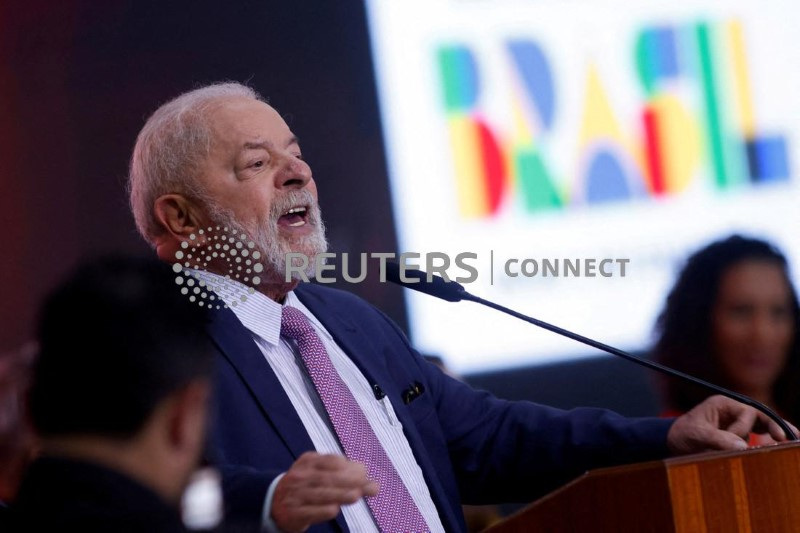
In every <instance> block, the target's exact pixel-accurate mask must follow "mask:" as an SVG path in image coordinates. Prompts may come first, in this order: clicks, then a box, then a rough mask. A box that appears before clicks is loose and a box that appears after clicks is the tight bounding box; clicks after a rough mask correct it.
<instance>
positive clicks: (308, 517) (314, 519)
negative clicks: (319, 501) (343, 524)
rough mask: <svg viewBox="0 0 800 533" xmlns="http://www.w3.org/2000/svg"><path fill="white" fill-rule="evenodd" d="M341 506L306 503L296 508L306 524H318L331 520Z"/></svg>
mask: <svg viewBox="0 0 800 533" xmlns="http://www.w3.org/2000/svg"><path fill="white" fill-rule="evenodd" d="M340 508H341V507H340V506H339V505H336V504H328V505H307V506H303V507H299V508H298V509H296V512H297V514H298V515H300V516H302V517H303V519H304V521H306V522H307V523H308V525H312V524H318V523H320V522H327V521H328V520H333V519H334V518H336V515H338V514H339V509H340Z"/></svg>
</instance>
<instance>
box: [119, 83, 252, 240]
mask: <svg viewBox="0 0 800 533" xmlns="http://www.w3.org/2000/svg"><path fill="white" fill-rule="evenodd" d="M232 97H243V98H251V99H253V100H262V101H263V99H262V98H261V96H260V95H259V94H258V93H257V92H256V91H254V90H253V89H251V88H250V87H247V86H246V85H242V84H240V83H215V84H212V85H207V86H205V87H201V88H199V89H195V90H193V91H189V92H186V93H183V94H182V95H180V96H178V97H177V98H175V99H173V100H170V101H169V102H167V103H166V104H164V105H162V106H161V107H159V108H158V109H157V110H156V111H155V113H153V114H152V115H151V116H150V118H149V119H147V122H146V123H145V125H144V127H143V128H142V131H141V132H139V137H138V138H137V139H136V146H135V147H134V148H133V155H132V156H131V166H130V175H129V177H128V191H129V193H130V203H131V211H133V218H134V220H135V221H136V228H137V229H138V230H139V233H141V235H142V237H144V238H145V240H147V241H148V242H149V243H150V244H151V245H152V244H154V241H155V238H156V237H157V236H158V235H160V234H161V233H162V232H163V231H164V228H162V227H161V225H160V224H159V223H158V221H157V220H156V217H155V213H154V211H153V205H154V203H155V201H156V199H157V198H158V197H159V196H162V195H164V194H170V193H175V194H182V195H184V196H187V197H189V198H192V199H195V200H199V201H201V202H204V201H205V199H206V198H207V195H206V193H205V189H204V188H203V187H202V185H201V183H200V182H199V181H198V179H197V173H198V172H199V170H200V167H201V165H202V163H203V161H204V160H205V158H206V156H208V153H209V150H210V148H211V142H212V134H213V132H212V131H211V126H210V123H209V120H208V118H209V114H210V112H211V111H212V110H213V109H214V108H215V107H216V106H217V105H218V104H219V102H220V101H221V100H225V99H227V98H232Z"/></svg>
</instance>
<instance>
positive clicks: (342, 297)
mask: <svg viewBox="0 0 800 533" xmlns="http://www.w3.org/2000/svg"><path fill="white" fill-rule="evenodd" d="M130 200H131V206H132V209H133V214H134V217H135V219H136V224H137V227H138V228H139V231H140V232H141V234H142V236H143V237H144V238H145V239H147V241H148V242H150V243H151V244H152V246H153V247H154V248H155V249H156V250H157V253H158V256H159V257H160V258H161V259H163V260H165V261H170V262H174V261H175V258H176V257H181V251H182V250H186V249H187V247H188V246H189V245H191V246H192V249H202V248H203V246H209V247H210V246H212V240H211V239H210V236H209V234H208V232H206V233H205V234H204V232H203V231H202V230H203V229H204V228H212V227H213V228H217V227H222V228H225V229H230V231H232V232H233V233H234V234H236V235H247V236H248V238H249V239H251V242H252V243H254V250H255V251H256V252H258V253H259V254H260V256H262V257H263V258H264V263H265V264H266V268H265V269H264V271H263V272H262V273H261V275H260V276H258V280H257V283H256V287H255V289H256V290H255V291H251V293H250V295H249V297H247V298H243V299H242V300H244V301H242V300H239V301H236V303H237V304H238V305H235V306H234V305H233V303H234V302H230V304H231V305H229V306H228V307H221V308H220V309H219V310H216V309H215V310H214V313H213V317H212V319H211V320H210V322H209V324H208V326H207V330H208V334H209V335H210V336H211V338H212V339H213V340H214V343H215V346H216V349H217V351H218V357H217V369H216V387H217V388H216V399H215V411H216V413H215V414H216V417H215V422H214V425H213V428H212V433H211V436H210V444H209V448H210V449H209V454H210V456H211V458H212V459H213V460H214V462H215V463H216V464H217V465H218V466H219V467H220V469H221V470H222V472H223V479H224V488H225V491H226V503H227V505H228V511H229V516H231V517H234V518H238V519H239V520H249V521H251V522H252V523H253V524H256V525H257V526H256V527H262V526H263V527H264V528H266V529H267V530H270V529H271V530H278V531H288V532H293V531H304V530H306V529H308V528H312V529H314V530H317V531H339V530H344V531H347V530H350V531H359V532H362V531H387V532H395V531H398V532H399V531H403V532H408V531H414V532H420V531H463V530H464V529H465V526H464V519H463V517H462V514H461V510H460V509H461V504H462V502H463V503H476V504H477V503H495V502H502V501H526V500H530V499H532V498H534V497H536V496H538V495H541V494H542V493H543V492H545V491H547V490H550V489H552V488H554V487H555V486H557V485H558V484H560V483H563V482H564V481H566V480H568V479H570V478H571V477H574V476H576V475H579V474H580V473H582V472H584V471H585V470H587V469H590V468H595V467H600V466H608V465H614V464H620V463H625V462H634V461H642V460H648V459H656V458H661V457H665V456H667V455H670V454H683V453H691V452H699V451H704V450H719V449H741V448H744V447H746V443H745V441H744V440H743V438H742V437H743V436H745V435H747V434H748V432H749V431H750V430H751V428H753V427H754V426H761V429H762V430H763V429H766V430H768V431H769V432H770V433H771V434H772V436H773V437H774V438H776V439H778V440H784V439H785V436H784V435H783V433H782V431H781V430H780V429H779V428H778V427H777V425H775V424H774V423H771V422H768V421H766V420H765V419H763V418H762V417H761V415H759V414H757V413H756V412H755V411H754V410H752V409H750V408H748V407H745V406H743V405H741V404H738V403H736V402H733V401H730V400H727V399H725V398H722V397H712V398H710V399H709V400H707V401H706V402H704V403H703V404H701V405H700V406H698V407H697V408H695V409H694V410H692V411H690V412H689V413H687V414H685V415H684V416H682V417H680V418H678V419H674V420H662V419H629V418H625V417H622V416H619V415H617V414H615V413H612V412H609V411H605V410H600V409H574V410H571V411H562V410H558V409H553V408H550V407H546V406H542V405H537V404H533V403H529V402H509V401H504V400H500V399H498V398H495V397H493V396H491V395H490V394H488V393H486V392H481V391H476V390H473V389H471V388H470V387H468V386H467V385H464V384H462V383H460V382H458V381H456V380H454V379H451V378H450V377H448V376H446V375H445V374H443V373H442V372H441V371H440V370H439V369H438V368H437V367H435V366H433V365H431V364H428V363H427V362H425V361H424V360H423V359H422V357H420V355H419V354H418V353H417V352H415V351H414V349H413V348H412V347H411V346H410V345H409V342H408V340H407V339H406V337H405V336H404V335H403V333H402V332H401V331H400V330H399V329H398V328H397V326H396V325H395V324H394V323H392V322H391V321H390V320H389V319H387V317H386V316H385V315H384V314H382V313H381V312H380V311H378V310H377V309H375V308H373V307H372V306H370V305H369V304H367V303H366V302H364V301H362V300H360V299H359V298H357V297H355V296H353V295H350V294H348V293H345V292H341V291H337V290H334V289H331V288H326V287H322V286H319V285H314V284H307V283H303V284H300V283H299V282H298V281H296V280H295V281H290V282H287V281H285V278H284V268H285V255H286V254H287V253H289V252H294V253H302V254H304V255H306V256H307V257H309V258H311V264H313V257H314V256H315V255H316V254H319V253H322V252H324V251H325V249H326V241H325V235H324V227H323V224H322V220H321V217H320V210H319V206H318V204H317V189H316V186H315V184H314V179H313V178H312V174H311V168H310V167H309V165H308V163H306V162H305V161H304V160H303V157H302V153H301V150H300V144H299V142H298V140H297V137H296V136H295V135H294V134H293V133H292V131H291V130H290V129H289V127H288V126H287V124H286V123H285V122H284V120H283V119H282V118H281V116H280V114H278V112H277V111H276V110H275V109H273V108H272V107H270V106H269V105H267V104H266V103H265V102H264V101H263V100H262V99H261V97H260V96H259V95H258V94H256V93H255V92H254V91H253V90H252V89H250V88H248V87H246V86H243V85H239V84H235V83H224V84H216V85H210V86H207V87H203V88H200V89H196V90H193V91H190V92H187V93H185V94H182V95H180V96H178V97H177V98H175V99H174V100H172V101H170V102H168V103H166V104H164V105H163V106H161V107H160V108H159V109H158V110H156V112H155V113H154V114H153V115H152V116H151V117H150V118H149V119H148V121H147V123H146V124H145V125H144V128H143V129H142V131H141V133H140V134H139V137H138V139H137V141H136V146H135V148H134V151H133V156H132V160H131V169H130ZM176 254H177V255H176ZM208 257H209V258H210V254H209V256H208ZM215 257H216V256H215ZM203 267H204V268H201V269H198V270H194V271H193V272H192V274H193V275H194V276H196V278H199V279H200V280H203V281H204V286H205V287H223V288H224V289H225V290H228V289H231V290H232V289H236V285H237V284H238V283H239V282H238V281H236V280H232V279H230V277H228V276H226V275H225V273H226V270H225V267H226V265H225V263H224V262H223V261H222V260H220V259H219V258H215V259H212V260H210V261H208V262H207V264H205V265H203ZM251 281H252V280H251ZM221 292H225V291H224V290H223V291H221ZM409 387H410V388H411V389H413V390H414V391H415V394H413V395H409V394H407V391H408V390H409ZM404 392H405V393H406V394H404Z"/></svg>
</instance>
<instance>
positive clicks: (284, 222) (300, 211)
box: [278, 205, 308, 228]
mask: <svg viewBox="0 0 800 533" xmlns="http://www.w3.org/2000/svg"><path fill="white" fill-rule="evenodd" d="M307 222H308V206H304V205H301V206H296V207H292V208H291V209H289V210H288V211H286V213H284V214H282V215H281V216H280V218H278V225H280V226H289V227H292V228H296V227H299V226H305V225H306V223H307Z"/></svg>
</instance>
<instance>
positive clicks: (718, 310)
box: [653, 235, 800, 444]
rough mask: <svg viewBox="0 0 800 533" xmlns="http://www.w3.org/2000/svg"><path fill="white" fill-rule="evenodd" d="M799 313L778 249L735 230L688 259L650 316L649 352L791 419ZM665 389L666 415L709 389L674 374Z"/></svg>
mask: <svg viewBox="0 0 800 533" xmlns="http://www.w3.org/2000/svg"><path fill="white" fill-rule="evenodd" d="M799 317H800V309H798V301H797V294H796V293H795V290H794V288H793V287H792V284H791V281H790V279H789V272H788V265H787V261H786V258H785V257H784V256H783V254H782V253H781V252H780V251H779V250H778V249H777V248H775V247H774V246H773V245H771V244H769V243H767V242H765V241H762V240H758V239H751V238H746V237H742V236H739V235H734V236H732V237H729V238H727V239H724V240H721V241H717V242H714V243H712V244H710V245H708V246H707V247H705V248H703V249H702V250H700V251H698V252H696V253H695V254H694V255H692V256H691V257H690V258H689V260H688V261H687V262H686V265H685V266H684V268H683V270H682V271H681V273H680V275H679V276H678V281H677V282H676V283H675V286H674V287H673V288H672V291H671V292H670V294H669V296H668V298H667V302H666V306H665V308H664V310H663V311H662V313H661V315H660V316H659V318H658V322H657V323H656V334H657V342H656V344H655V348H654V350H653V352H654V354H653V355H654V357H655V359H656V360H658V361H659V362H661V363H664V364H666V365H668V366H671V367H673V368H675V369H677V370H681V371H683V372H686V373H688V374H691V375H693V376H697V377H699V378H701V379H704V380H706V381H710V382H712V383H715V384H717V385H721V386H723V387H726V388H729V389H731V390H733V391H735V392H739V393H742V394H745V395H747V396H750V397H752V398H754V399H756V400H758V401H760V402H762V403H764V404H766V405H767V406H769V407H771V408H772V409H773V410H775V411H777V412H778V414H780V415H781V416H782V417H784V418H786V419H787V420H789V421H790V422H793V423H794V422H797V421H800V353H799V352H800V339H798V335H797V332H798V320H799ZM665 390H666V403H667V408H668V413H667V414H669V415H676V414H679V413H683V412H686V411H688V410H689V409H691V408H692V407H694V406H695V405H697V404H698V403H700V402H701V401H703V400H704V399H705V398H706V397H708V396H710V395H711V393H710V392H708V391H706V390H705V389H702V388H700V387H698V386H695V385H692V384H690V383H685V382H683V381H681V380H677V379H670V380H669V381H668V382H667V383H666V387H665ZM765 442H768V441H767V440H762V439H760V438H759V437H757V436H755V435H753V436H751V439H750V443H751V444H762V443H765Z"/></svg>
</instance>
